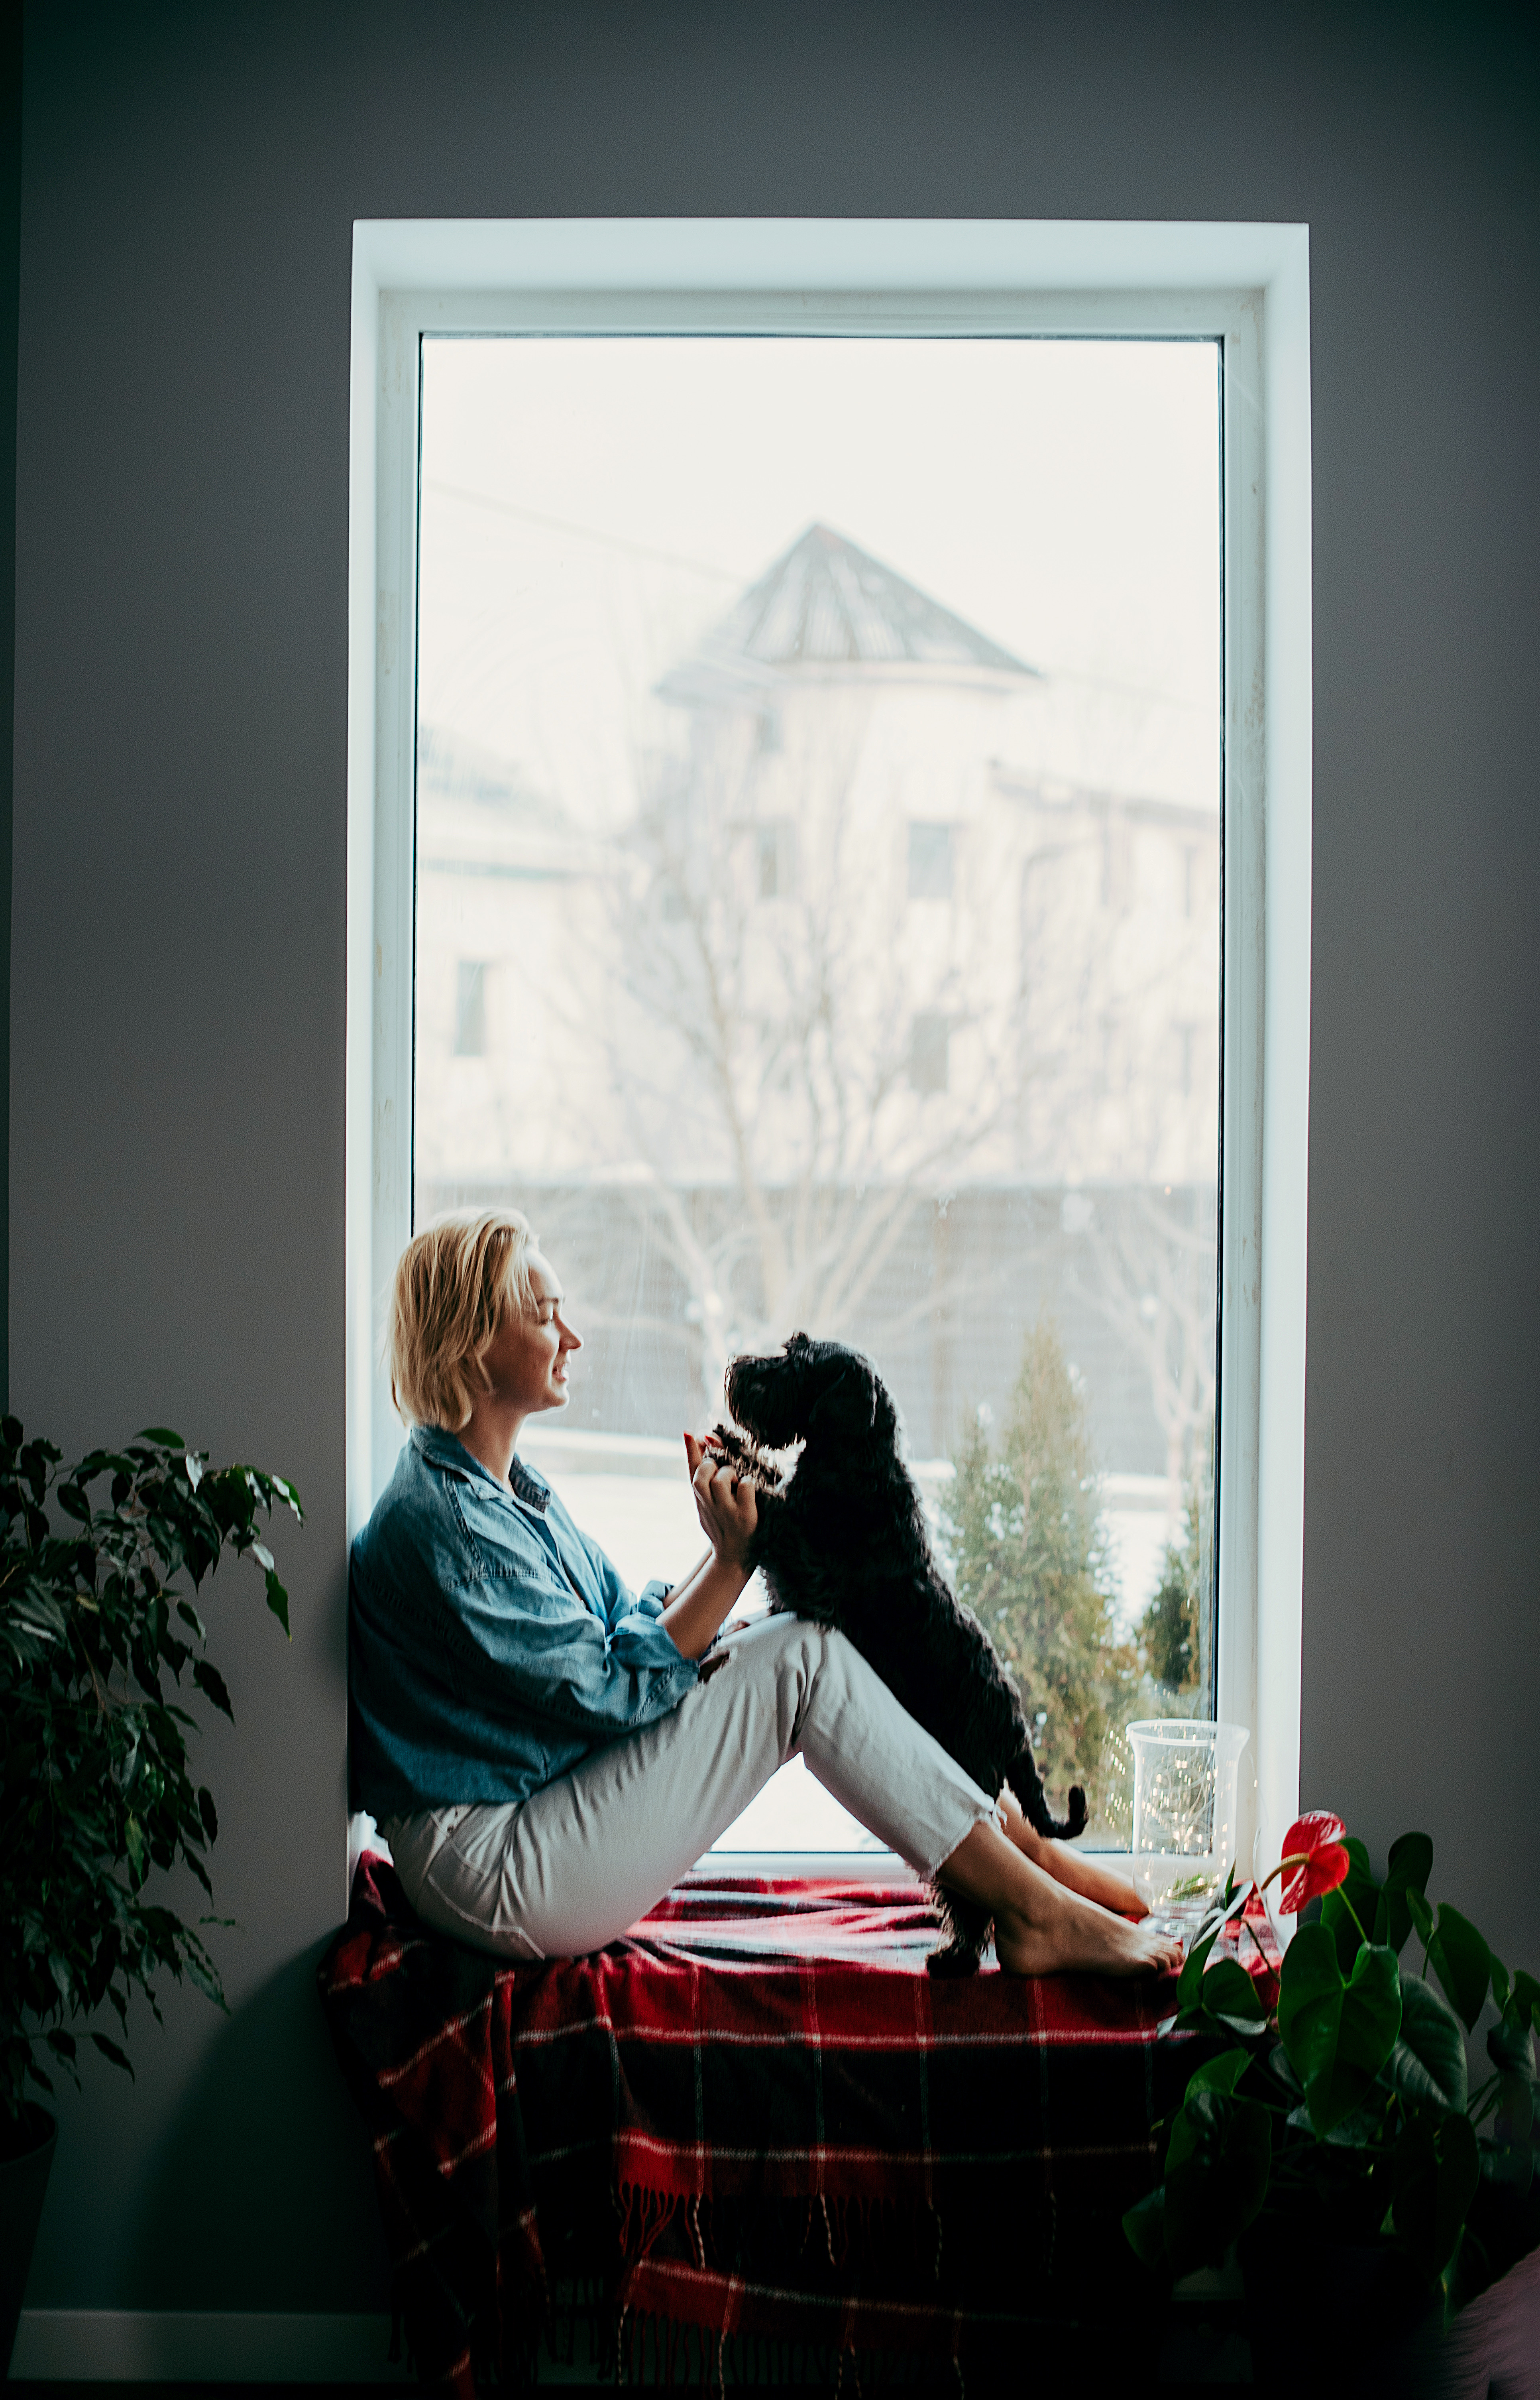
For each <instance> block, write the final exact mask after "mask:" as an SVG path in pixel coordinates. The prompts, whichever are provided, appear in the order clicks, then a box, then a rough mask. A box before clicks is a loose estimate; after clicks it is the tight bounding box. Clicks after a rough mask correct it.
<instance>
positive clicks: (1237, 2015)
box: [1200, 1958, 1267, 2027]
mask: <svg viewBox="0 0 1540 2400" xmlns="http://www.w3.org/2000/svg"><path fill="white" fill-rule="evenodd" d="M1200 1992H1201V1996H1202V2000H1203V2008H1204V2012H1205V2014H1206V2015H1207V2016H1211V2017H1218V2018H1219V2019H1220V2022H1221V2023H1222V2024H1225V2025H1238V2026H1241V2027H1245V2026H1248V2025H1264V2024H1265V2023H1266V2020H1267V2011H1266V2010H1265V2009H1264V2008H1263V2006H1262V2004H1261V1999H1260V1998H1258V1996H1257V1986H1256V1984H1254V1983H1253V1982H1252V1980H1251V1978H1250V1976H1249V1975H1248V1974H1247V1971H1246V1969H1245V1968H1244V1967H1242V1966H1240V1965H1238V1964H1237V1963H1236V1961H1235V1960H1234V1959H1233V1958H1220V1959H1218V1960H1217V1961H1216V1962H1215V1964H1214V1965H1213V1966H1212V1967H1210V1968H1209V1970H1208V1972H1207V1973H1206V1975H1205V1977H1204V1979H1203V1983H1202V1984H1201V1986H1200Z"/></svg>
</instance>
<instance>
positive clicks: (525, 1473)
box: [411, 1425, 551, 1517]
mask: <svg viewBox="0 0 1540 2400" xmlns="http://www.w3.org/2000/svg"><path fill="white" fill-rule="evenodd" d="M411 1441H412V1446H413V1448H414V1449H415V1450H416V1451H417V1452H418V1453H419V1454H420V1455H421V1456H422V1457H423V1458H426V1459H427V1460H428V1461H429V1464H430V1465H431V1466H439V1467H445V1468H447V1469H448V1471H449V1472H450V1474H452V1475H460V1476H464V1477H465V1478H466V1479H467V1480H480V1481H481V1482H483V1483H490V1484H491V1486H492V1489H493V1491H494V1492H503V1487H502V1485H501V1484H500V1483H499V1482H498V1481H497V1477H496V1476H495V1475H492V1474H489V1473H488V1471H487V1469H486V1468H485V1467H484V1466H483V1465H482V1462H481V1460H480V1459H479V1458H477V1457H475V1456H473V1455H472V1453H471V1452H470V1451H469V1450H467V1448H466V1446H465V1444H464V1442H463V1441H459V1440H457V1439H456V1437H455V1435H454V1434H452V1433H450V1432H449V1431H448V1429H447V1427H445V1426H443V1425H414V1426H413V1428H412V1433H411ZM508 1480H509V1483H510V1484H511V1487H512V1492H513V1496H514V1498H515V1499H516V1500H522V1501H524V1502H525V1506H526V1507H530V1508H535V1509H538V1512H539V1514H540V1515H541V1516H542V1517H543V1516H544V1515H545V1511H546V1503H547V1502H548V1501H549V1499H550V1498H551V1486H550V1484H549V1483H548V1482H547V1481H546V1480H545V1478H544V1476H543V1475H540V1474H538V1473H537V1471H536V1469H535V1468H534V1467H533V1466H526V1464H525V1461H524V1460H523V1459H522V1458H521V1457H520V1456H519V1454H518V1452H517V1451H515V1452H514V1453H513V1457H512V1460H511V1464H510V1466H509V1470H508ZM503 1497H504V1499H505V1500H506V1498H507V1497H508V1494H507V1493H506V1492H503Z"/></svg>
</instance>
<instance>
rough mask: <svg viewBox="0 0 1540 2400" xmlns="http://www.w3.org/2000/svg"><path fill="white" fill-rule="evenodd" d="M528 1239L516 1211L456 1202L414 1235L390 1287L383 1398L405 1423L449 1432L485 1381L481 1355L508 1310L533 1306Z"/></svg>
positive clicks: (462, 1420) (531, 1239) (531, 1242)
mask: <svg viewBox="0 0 1540 2400" xmlns="http://www.w3.org/2000/svg"><path fill="white" fill-rule="evenodd" d="M534 1248H536V1237H535V1235H534V1234H532V1233H531V1232H530V1230H529V1224H528V1220H526V1219H525V1218H524V1217H522V1216H521V1215H520V1214H519V1211H518V1210H517V1208H460V1209H456V1210H454V1211H453V1212H452V1213H451V1214H449V1215H447V1216H443V1217H439V1218H436V1219H435V1220H434V1221H433V1223H432V1224H431V1225H429V1226H426V1227H425V1228H424V1230H423V1231H422V1232H421V1233H420V1234H414V1235H413V1237H412V1239H411V1241H409V1242H408V1243H407V1245H406V1248H405V1249H404V1250H402V1254H401V1258H400V1261H398V1263H397V1267H396V1279H395V1283H394V1286H393V1288H392V1289H391V1293H390V1323H389V1330H388V1333H387V1336H386V1353H387V1357H388V1361H389V1367H390V1397H391V1398H392V1399H393V1400H394V1401H395V1404H396V1407H397V1410H398V1411H399V1412H400V1414H401V1415H402V1417H404V1418H405V1420H406V1422H407V1423H408V1425H443V1426H444V1427H445V1428H446V1429H447V1431H449V1432H450V1433H458V1432H459V1431H460V1429H461V1427H462V1426H463V1425H468V1424H469V1423H470V1411H471V1406H472V1403H473V1402H474V1400H475V1399H476V1398H478V1397H479V1396H480V1394H481V1393H482V1392H484V1390H485V1388H486V1378H485V1376H484V1373H483V1371H482V1360H483V1359H484V1357H485V1356H486V1353H487V1351H488V1350H489V1349H490V1348H491V1346H492V1343H494V1341H495V1340H496V1339H497V1332H498V1330H499V1328H500V1327H501V1326H502V1324H503V1322H504V1320H505V1318H506V1317H507V1316H508V1314H509V1312H510V1311H511V1310H516V1311H517V1313H518V1314H519V1315H520V1316H530V1315H532V1314H533V1313H534V1306H535V1292H534V1286H533V1284H532V1282H531V1280H530V1274H529V1255H530V1252H531V1251H532V1250H533V1249H534Z"/></svg>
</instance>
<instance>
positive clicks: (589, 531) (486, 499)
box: [423, 475, 751, 585]
mask: <svg viewBox="0 0 1540 2400" xmlns="http://www.w3.org/2000/svg"><path fill="white" fill-rule="evenodd" d="M423 489H424V491H426V492H442V493H443V495H444V498H446V499H451V500H465V501H467V502H468V503H469V504H470V507H472V508H477V509H491V510H492V511H494V513H495V514H496V515H497V516H503V517H522V518H523V519H524V521H525V524H526V525H544V526H545V527H546V528H547V530H548V531H549V532H552V533H570V534H576V535H577V537H578V539H579V541H597V542H601V543H603V545H604V546H605V548H606V550H623V551H624V552H626V553H627V555H628V556H629V557H632V558H649V559H651V560H652V561H653V562H654V564H655V565H656V566H684V567H688V570H689V572H690V573H691V574H692V575H709V576H712V577H713V578H714V579H715V580H716V581H717V582H718V583H737V584H740V585H746V584H747V583H748V582H749V581H750V580H751V579H750V578H749V577H748V576H745V575H738V574H735V573H734V572H733V570H732V569H731V568H730V567H727V566H707V564H706V562H705V560H704V559H702V558H685V557H684V556H682V555H681V554H680V552H677V551H673V550H651V549H649V548H648V547H647V544H646V543H645V542H640V541H626V540H624V539H622V537H621V536H620V534H615V533H600V532H599V531H598V530H597V528H596V527H595V526H593V525H572V524H570V523H569V522H568V520H567V519H566V517H548V516H543V515H542V514H541V513H540V511H539V510H538V509H522V508H520V507H519V505H518V503H517V502H516V501H514V500H495V499H494V498H492V496H491V494H490V493H489V492H471V491H468V490H467V489H466V488H465V486H464V485H463V484H445V483H443V482H441V481H440V479H439V478H438V477H437V476H436V475H425V476H424V477H423Z"/></svg>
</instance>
